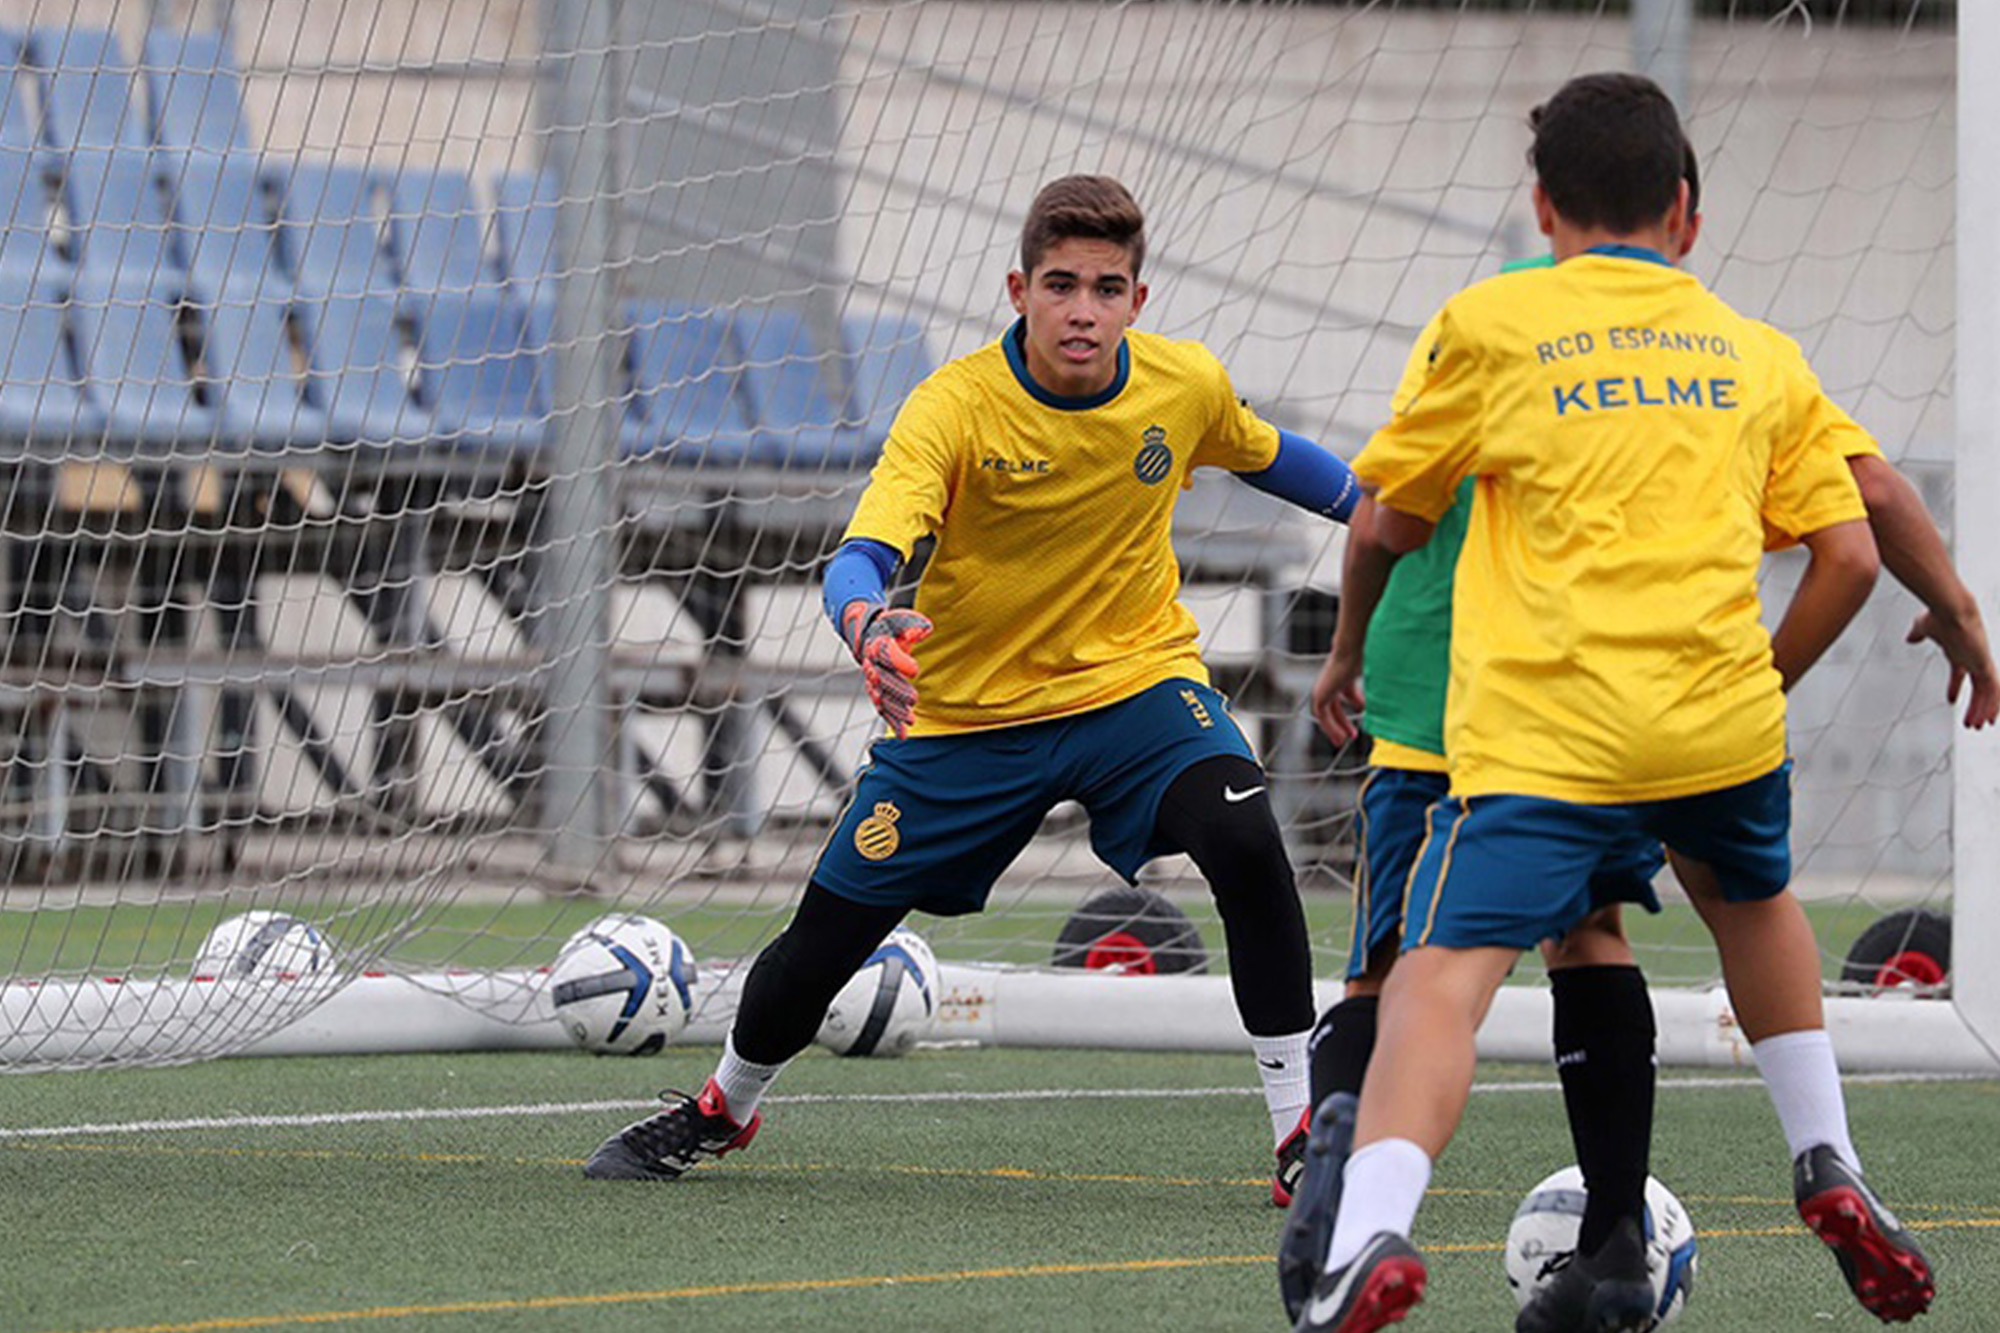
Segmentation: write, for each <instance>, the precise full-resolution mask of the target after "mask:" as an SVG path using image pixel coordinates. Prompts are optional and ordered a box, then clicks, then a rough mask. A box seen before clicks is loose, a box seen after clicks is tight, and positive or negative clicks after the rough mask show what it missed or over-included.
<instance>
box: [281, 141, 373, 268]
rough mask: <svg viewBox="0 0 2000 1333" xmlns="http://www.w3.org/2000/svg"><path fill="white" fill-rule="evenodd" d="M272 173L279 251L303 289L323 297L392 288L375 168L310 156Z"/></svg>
mask: <svg viewBox="0 0 2000 1333" xmlns="http://www.w3.org/2000/svg"><path fill="white" fill-rule="evenodd" d="M270 177H271V186H272V189H273V190H274V191H275V192H276V194H277V196H278V251H279V255H280V257H281V258H282V259H283V261H284V263H285V264H286V266H287V267H288V268H289V269H290V271H291V275H292V279H293V281H294V282H296V283H297V284H298V286H299V287H300V288H301V289H302V290H305V291H309V292H312V293H314V294H316V295H322V296H327V295H333V294H336V293H338V294H341V295H355V294H358V293H362V292H384V293H387V292H391V291H393V290H394V289H395V285H396V280H395V274H394V272H393V271H392V270H391V268H390V266H389V261H388V256H387V254H386V252H385V250H384V247H383V244H382V225H381V197H380V183H379V182H378V180H377V179H376V177H375V174H374V173H373V172H371V171H369V170H368V169H367V168H365V167H360V166H355V165H353V164H351V163H347V162H334V161H327V160H324V159H310V158H308V159H301V160H300V161H298V162H295V163H293V164H292V165H291V168H290V170H285V169H283V168H278V169H276V170H274V171H273V172H271V173H270Z"/></svg>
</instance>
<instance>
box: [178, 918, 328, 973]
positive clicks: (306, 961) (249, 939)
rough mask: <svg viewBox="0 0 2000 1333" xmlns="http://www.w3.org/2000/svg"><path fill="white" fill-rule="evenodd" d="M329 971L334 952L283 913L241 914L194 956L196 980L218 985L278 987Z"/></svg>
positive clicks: (314, 932)
mask: <svg viewBox="0 0 2000 1333" xmlns="http://www.w3.org/2000/svg"><path fill="white" fill-rule="evenodd" d="M332 970H333V946H332V945H331V944H329V943H328V942H327V938H326V936H325V935H323V934H321V933H320V931H319V930H318V928H317V927H315V926H313V925H312V924H311V923H310V922H307V921H302V920H300V919H299V918H298V917H295V916H292V915H290V914H289V913H286V912H244V913H241V914H240V915H237V916H232V917H228V918H225V919H224V920H222V921H220V922H218V923H217V924H216V927H215V929H214V930H211V931H209V932H208V938H207V939H204V940H203V941H202V942H201V952H200V953H198V954H196V955H195V960H194V974H195V975H196V976H197V977H205V978H213V979H215V980H217V981H252V980H254V981H277V980H293V979H296V978H300V977H312V976H317V975H319V974H320V973H322V972H330V971H332Z"/></svg>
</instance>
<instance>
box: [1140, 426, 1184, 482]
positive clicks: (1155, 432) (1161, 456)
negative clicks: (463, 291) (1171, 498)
mask: <svg viewBox="0 0 2000 1333" xmlns="http://www.w3.org/2000/svg"><path fill="white" fill-rule="evenodd" d="M1139 438H1140V439H1141V440H1144V441H1145V443H1144V444H1143V445H1142V446H1140V449H1139V456H1138V457H1137V458H1135V459H1133V460H1132V472H1133V475H1134V476H1136V477H1138V478H1139V480H1140V481H1143V482H1145V483H1146V484H1147V485H1148V486H1157V485H1158V484H1159V483H1161V482H1163V481H1165V480H1166V479H1167V475H1168V474H1169V473H1171V472H1172V471H1173V470H1174V451H1173V450H1171V449H1169V448H1167V432H1166V428H1165V427H1163V426H1148V427H1146V431H1145V434H1143V435H1141V436H1140V437H1139Z"/></svg>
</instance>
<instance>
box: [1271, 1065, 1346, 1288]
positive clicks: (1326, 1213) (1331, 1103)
mask: <svg viewBox="0 0 2000 1333" xmlns="http://www.w3.org/2000/svg"><path fill="white" fill-rule="evenodd" d="M1360 1105H1361V1103H1360V1101H1359V1099H1358V1098H1356V1097H1355V1095H1354V1094H1353V1093H1351V1092H1335V1093H1330V1094H1328V1096H1327V1098H1326V1100H1325V1101H1323V1102H1321V1103H1320V1104H1319V1109H1318V1110H1317V1111H1315V1112H1313V1118H1312V1133H1311V1134H1310V1135H1308V1136H1307V1138H1306V1143H1305V1156H1304V1160H1303V1162H1302V1164H1301V1170H1300V1173H1299V1178H1298V1186H1297V1188H1296V1189H1294V1190H1293V1191H1292V1206H1291V1208H1290V1210H1289V1211H1288V1212H1286V1214H1285V1229H1284V1231H1283V1232H1282V1233H1280V1235H1279V1236H1278V1295H1279V1296H1280V1297H1281V1298H1282V1299H1283V1300H1284V1302H1285V1318H1287V1319H1293V1320H1296V1319H1297V1318H1298V1317H1299V1307H1301V1306H1303V1305H1304V1304H1305V1303H1306V1298H1307V1297H1308V1296H1311V1295H1312V1289H1313V1283H1314V1282H1316V1281H1318V1279H1319V1270H1320V1265H1321V1264H1322V1263H1323V1262H1325V1260H1326V1246H1327V1242H1328V1241H1330V1240H1332V1239H1333V1219H1334V1216H1335V1215H1336V1214H1337V1213H1339V1211H1340V1181H1341V1173H1342V1172H1344V1171H1345V1170H1346V1169H1347V1157H1348V1154H1349V1153H1350V1152H1351V1151H1352V1150H1353V1148H1354V1114H1355V1112H1356V1111H1357V1110H1359V1109H1360Z"/></svg>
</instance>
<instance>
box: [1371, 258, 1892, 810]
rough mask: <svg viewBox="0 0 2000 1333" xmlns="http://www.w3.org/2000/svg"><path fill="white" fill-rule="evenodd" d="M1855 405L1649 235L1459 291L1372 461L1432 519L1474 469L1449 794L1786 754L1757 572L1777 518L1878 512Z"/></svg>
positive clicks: (1459, 610) (1722, 768) (1384, 494)
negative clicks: (1837, 396) (1847, 432)
mask: <svg viewBox="0 0 2000 1333" xmlns="http://www.w3.org/2000/svg"><path fill="white" fill-rule="evenodd" d="M1842 423H1845V424H1846V426H1852V424H1853V423H1852V421H1851V420H1850V419H1849V418H1848V417H1847V415H1846V414H1845V413H1844V412H1841V411H1840V410H1839V409H1838V408H1836V407H1834V406H1833V404H1832V403H1831V402H1830V401H1829V400H1828V399H1827V398H1826V395H1825V394H1824V393H1823V392H1821V390H1820V386H1819V382H1818V380H1817V378H1816V377H1815V376H1814V375H1813V373H1812V370H1811V369H1810V367H1808V366H1807V364H1806V361H1805V357H1804V356H1803V354H1802V353H1801V352H1800V351H1799V348H1798V346H1797V344H1795V343H1793V342H1792V341H1791V340H1790V339H1788V338H1785V337H1784V336H1782V335H1781V334H1778V333H1777V332H1776V331H1775V330H1772V329H1770V328H1769V327H1768V326H1765V325H1761V324H1759V323H1757V322H1755V321H1753V320H1749V319H1745V318H1743V317H1742V316H1740V315H1738V314H1736V313H1735V312H1734V311H1732V310H1731V309H1730V308H1729V307H1728V306H1727V305H1725V304H1724V303H1723V302H1722V301H1720V300H1719V299H1717V298H1716V297H1714V296H1713V295H1711V294H1710V293H1709V292H1708V291H1707V290H1706V289H1704V288H1703V287H1702V285H1701V283H1700V282H1699V281H1698V280H1696V279H1695V278H1694V277H1692V276H1691V275H1689V274H1686V273H1683V272H1681V271H1679V270H1677V269H1675V268H1673V267H1671V266H1669V265H1668V264H1667V263H1665V261H1664V260H1661V259H1659V258H1658V257H1657V256H1648V255H1647V254H1646V252H1624V253H1620V254H1612V255H1606V254H1598V253H1591V254H1586V255H1581V256H1578V257H1576V258H1573V259H1571V260H1569V261H1567V262H1565V263H1563V264H1559V265H1557V266H1556V267H1554V268H1547V269H1531V270H1526V271H1522V272H1518V273H1511V274H1503V275H1501V276H1499V277H1496V278H1492V279H1489V280H1487V281H1485V282H1482V283H1479V284H1478V285H1476V286H1474V287H1471V288H1468V289H1467V290H1466V291H1464V292H1462V293H1460V294H1459V295H1458V296H1456V297H1454V298H1453V299H1452V300H1451V301H1450V302H1448V303H1447V304H1446V305H1445V307H1444V309H1443V311H1442V312H1441V314H1440V316H1439V320H1438V333H1437V344H1436V351H1435V353H1434V355H1433V356H1432V358H1431V360H1430V364H1429V368H1428V371H1427V372H1426V374H1425V377H1424V380H1423V383H1422V386H1421V387H1420V388H1419V390H1418V391H1417V393H1416V394H1415V395H1414V396H1413V397H1412V399H1411V400H1410V401H1409V403H1408V404H1407V405H1406V406H1405V407H1404V408H1403V410H1402V411H1400V412H1399V413H1398V414H1397V415H1396V416H1395V417H1393V418H1392V420H1391V422H1390V424H1389V425H1388V426H1386V427H1385V428H1383V429H1382V430H1381V431H1379V432H1378V433H1377V434H1376V435H1375V437H1374V438H1373V439H1372V440H1371V441H1370V442H1369V444H1368V447H1367V448H1366V449H1364V450H1363V451H1362V454H1361V456H1360V457H1359V458H1358V459H1357V460H1356V463H1355V471H1356V473H1357V474H1358V475H1359V476H1360V477H1361V479H1362V480H1363V482H1364V483H1366V484H1369V485H1371V486H1374V487H1376V488H1377V489H1378V499H1379V501H1380V502H1381V503H1383V504H1385V505H1387V506H1388V507H1390V508H1393V509H1398V510H1402V511H1404V512H1407V513H1411V514H1415V515H1417V516H1419V517H1422V518H1425V519H1429V520H1432V521H1435V520H1436V519H1437V518H1438V517H1439V516H1440V515H1442V514H1443V513H1444V512H1445V510H1446V509H1447V508H1449V507H1450V505H1451V503H1452V501H1453V498H1454V493H1455V490H1456V488H1457V486H1458V483H1459V482H1460V481H1461V480H1462V479H1464V478H1465V477H1468V476H1472V477H1477V478H1478V482H1477V488H1476V502H1475V503H1474V504H1473V506H1472V518H1471V524H1470V529H1469V531H1468V533H1467V535H1466V539H1465V546H1464V549H1463V551H1462V553H1461V555H1460V557H1459V563H1458V568H1457V582H1456V592H1455V597H1454V604H1453V615H1452V662H1451V688H1450V696H1449V701H1448V703H1447V707H1446V713H1445V752H1446V754H1447V755H1448V756H1449V762H1450V769H1451V775H1452V790H1453V791H1454V792H1455V793H1457V794H1460V795H1467V796H1476V795H1481V794H1490V793H1498V792H1509V793H1517V794H1522V795H1530V796H1545V797H1550V798H1554V799H1559V800H1569V801H1579V802H1615V801H1632V800H1654V799H1665V798H1670V797H1675V796H1685V795H1692V794H1695V793H1699V792H1704V791H1713V790H1719V789H1721V788H1723V787H1727V786H1732V785H1734V784H1736V783H1739V782H1743V781H1747V780H1749V779H1750V778H1753V777H1756V776H1759V775H1760V774H1762V773H1765V772H1768V771H1770V770H1771V769H1773V768H1775V767H1777V766H1778V764H1780V763H1781V762H1782V761H1783V759H1784V756H1785V706H1784V698H1783V695H1782V693H1781V692H1780V689H1779V680H1778V674H1777V671H1776V669H1775V668H1774V667H1773V666H1772V663H1771V647H1770V639H1769V636H1768V635H1767V634H1766V632H1765V630H1764V628H1763V624H1762V622H1761V620H1760V616H1759V610H1760V608H1759V604H1758V597H1757V567H1758V563H1759V560H1760V558H1761V556H1762V552H1763V549H1764V545H1765V538H1766V532H1767V531H1768V532H1769V533H1771V534H1773V535H1774V536H1775V537H1776V538H1778V539H1782V540H1796V539H1797V538H1798V537H1799V536H1801V535H1803V534H1806V533H1810V532H1813V531H1817V530H1818V529H1820V528H1824V527H1828V526H1831V525H1833V524H1835V523H1839V522H1844V521H1848V520H1853V519H1861V518H1864V517H1865V516H1866V514H1865V510H1864V509H1863V507H1862V503H1861V495H1860V492H1859V490H1858V489H1857V488H1856V486H1855V484H1854V480H1853V477H1852V475H1851V474H1850V473H1849V471H1848V468H1847V466H1846V464H1845V463H1844V461H1843V457H1842V454H1843V442H1842V441H1840V440H1837V439H1835V438H1833V436H1834V435H1835V434H1838V433H1839V432H1842V431H1843V429H1844V428H1843V425H1842ZM1856 429H1857V430H1858V428H1856Z"/></svg>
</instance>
